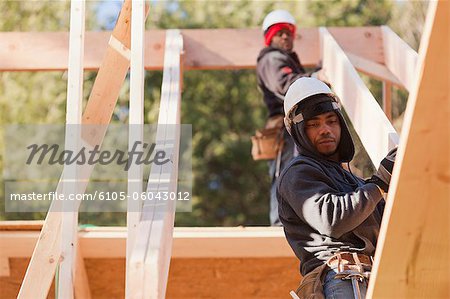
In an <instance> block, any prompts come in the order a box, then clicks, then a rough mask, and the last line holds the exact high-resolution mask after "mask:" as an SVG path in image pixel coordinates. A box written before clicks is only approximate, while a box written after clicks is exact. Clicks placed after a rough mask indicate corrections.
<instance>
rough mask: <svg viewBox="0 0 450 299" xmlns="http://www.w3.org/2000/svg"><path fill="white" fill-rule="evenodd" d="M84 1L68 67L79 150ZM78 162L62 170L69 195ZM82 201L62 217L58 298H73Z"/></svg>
mask: <svg viewBox="0 0 450 299" xmlns="http://www.w3.org/2000/svg"><path fill="white" fill-rule="evenodd" d="M84 28H85V0H81V1H72V2H71V3H70V33H69V36H70V38H69V60H68V64H69V69H68V78H67V105H66V132H65V149H66V150H71V151H72V152H75V153H77V152H79V150H80V146H81V126H80V125H81V114H82V106H83V105H82V104H83V79H84V77H83V57H84ZM80 179H81V178H80V177H79V174H78V167H77V164H76V163H75V164H72V165H67V166H65V167H64V170H63V181H62V184H63V187H62V189H63V193H64V195H65V197H66V198H69V195H72V194H77V192H78V189H79V187H78V181H80ZM80 204H81V201H68V200H66V201H64V202H63V211H64V213H62V220H61V232H62V233H61V262H60V264H59V273H58V297H59V298H67V299H72V298H74V285H75V271H76V266H77V265H78V263H77V259H76V257H77V252H76V251H77V248H78V244H77V243H78V235H77V233H78V209H79V207H80Z"/></svg>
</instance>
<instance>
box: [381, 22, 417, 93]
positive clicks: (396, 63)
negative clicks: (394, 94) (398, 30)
mask: <svg viewBox="0 0 450 299" xmlns="http://www.w3.org/2000/svg"><path fill="white" fill-rule="evenodd" d="M381 31H382V33H383V45H384V46H383V47H384V59H385V60H384V64H385V65H386V67H387V68H388V69H389V70H390V71H391V72H392V74H394V76H395V77H397V78H398V80H399V81H400V82H401V83H402V85H403V86H404V87H405V88H406V90H408V91H409V92H411V90H412V89H414V88H415V86H414V83H415V82H416V81H415V77H414V76H415V75H416V74H417V72H416V65H417V52H416V51H414V50H413V49H412V48H411V47H410V46H409V45H408V44H407V43H405V42H404V41H403V40H402V39H401V38H400V37H399V36H398V35H397V34H395V32H394V31H392V30H391V29H390V28H389V27H388V26H381Z"/></svg>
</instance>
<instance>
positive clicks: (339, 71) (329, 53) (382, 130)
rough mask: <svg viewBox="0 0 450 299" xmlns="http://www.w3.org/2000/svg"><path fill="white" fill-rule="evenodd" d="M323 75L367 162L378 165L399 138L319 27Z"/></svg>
mask: <svg viewBox="0 0 450 299" xmlns="http://www.w3.org/2000/svg"><path fill="white" fill-rule="evenodd" d="M320 31H321V37H322V47H323V48H322V55H323V73H324V74H325V77H326V78H327V80H329V82H330V83H331V85H332V88H333V90H334V92H335V93H336V94H337V95H338V97H339V98H340V101H341V104H342V105H343V108H344V109H345V112H346V113H347V115H348V117H349V118H350V120H351V122H352V125H353V127H354V128H355V130H356V132H357V133H358V136H359V137H360V139H361V142H362V143H363V145H364V147H365V149H366V151H367V153H368V154H369V157H370V159H371V160H372V162H373V164H374V165H378V164H379V163H380V161H381V160H382V159H383V158H384V156H385V155H386V154H387V152H388V150H389V149H390V148H392V147H393V146H395V145H397V144H398V135H397V133H396V132H395V129H394V128H393V127H392V125H391V123H390V122H389V120H388V119H387V118H386V115H385V114H384V113H383V111H382V110H381V108H380V106H379V105H378V103H377V102H376V100H375V99H374V97H373V96H372V94H371V93H370V91H369V90H368V89H367V87H366V86H365V85H364V82H363V81H362V79H361V78H360V77H359V75H358V73H357V72H356V70H355V68H354V67H353V66H352V64H351V63H350V61H349V59H348V57H347V56H346V54H345V52H344V51H343V50H342V49H341V48H340V47H339V45H338V43H337V42H336V40H335V39H334V38H333V36H332V35H331V34H330V33H329V32H328V31H327V29H325V28H321V29H320Z"/></svg>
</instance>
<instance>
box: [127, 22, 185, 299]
mask: <svg viewBox="0 0 450 299" xmlns="http://www.w3.org/2000/svg"><path fill="white" fill-rule="evenodd" d="M165 49H166V51H165V57H164V65H165V67H164V72H163V82H162V88H161V101H160V111H159V116H158V128H157V131H156V144H157V145H160V146H163V149H164V150H165V152H166V154H167V155H168V156H170V157H171V161H172V163H166V164H163V165H156V164H155V165H152V168H151V170H150V176H149V179H148V186H147V192H173V193H176V192H177V184H178V156H179V142H180V140H179V139H180V106H181V83H180V82H181V54H182V50H183V38H182V36H181V34H180V32H179V30H168V31H167V38H166V46H165ZM174 219H175V202H174V201H171V200H168V201H146V202H145V203H144V206H143V210H142V216H141V221H140V223H139V226H138V229H137V235H136V237H135V244H134V248H133V252H132V254H131V258H130V262H129V263H130V271H129V272H128V274H129V278H127V281H128V282H130V283H129V285H127V288H128V289H127V291H126V292H127V297H129V298H164V297H165V292H166V288H167V279H168V274H169V265H170V258H171V252H172V233H173V226H174Z"/></svg>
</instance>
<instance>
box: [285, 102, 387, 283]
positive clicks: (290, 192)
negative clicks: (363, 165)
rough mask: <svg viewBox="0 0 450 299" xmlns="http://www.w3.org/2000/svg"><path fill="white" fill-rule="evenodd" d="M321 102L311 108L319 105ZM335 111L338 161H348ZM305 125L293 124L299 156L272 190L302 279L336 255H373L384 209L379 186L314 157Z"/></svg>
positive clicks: (347, 141) (349, 151)
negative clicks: (339, 138) (275, 194)
mask: <svg viewBox="0 0 450 299" xmlns="http://www.w3.org/2000/svg"><path fill="white" fill-rule="evenodd" d="M323 98H324V97H323V96H322V100H317V99H316V101H315V103H314V104H317V103H318V102H320V101H322V102H323ZM328 99H329V98H328ZM328 101H329V100H328ZM305 102H314V100H310V101H305ZM309 105H310V106H311V107H313V105H311V104H309ZM306 109H309V108H308V107H307V108H306ZM329 111H330V110H329ZM334 111H335V112H336V114H337V115H338V117H339V120H340V124H341V140H340V143H339V146H338V148H337V151H338V152H339V156H340V162H341V163H344V162H349V161H350V160H351V159H352V158H353V155H354V144H353V141H352V138H351V135H350V133H349V130H348V127H347V125H346V123H345V121H344V119H343V117H342V114H341V112H340V110H334ZM325 112H327V111H321V112H320V113H316V115H317V114H321V113H325ZM313 116H314V115H313ZM311 117H312V116H311ZM304 124H305V121H302V122H300V123H299V124H296V125H294V126H293V132H292V135H293V138H294V141H295V143H296V144H297V147H298V149H299V153H300V155H299V156H298V157H296V158H295V159H293V160H292V162H291V163H290V164H289V166H287V167H286V169H285V170H284V171H283V172H282V174H281V175H280V180H279V183H278V189H277V197H278V204H279V208H278V209H279V210H278V211H279V215H280V220H281V223H282V224H283V226H284V231H285V234H286V238H287V240H288V242H289V244H290V246H291V247H292V249H293V250H294V252H295V254H296V256H297V257H298V258H299V259H300V261H301V265H300V272H301V274H302V275H306V274H307V273H309V272H310V271H312V270H313V269H315V268H316V267H318V266H320V265H322V264H324V263H325V262H326V261H327V260H328V259H329V258H330V257H331V256H332V255H333V254H334V253H336V252H338V251H341V252H342V251H351V252H359V253H363V254H366V255H369V256H373V255H374V252H375V247H376V242H377V237H378V233H379V229H380V224H381V217H382V214H383V209H384V199H383V198H382V195H381V192H380V191H379V189H378V187H377V186H376V185H375V184H372V183H368V184H366V183H365V182H364V180H362V179H360V178H358V177H356V176H354V175H353V174H351V173H350V172H348V171H346V170H345V169H343V168H342V166H341V163H337V162H334V161H331V160H328V159H327V158H326V157H324V156H323V155H321V154H320V153H318V152H317V150H316V149H315V148H314V146H313V145H312V143H311V142H310V141H309V139H308V137H307V136H306V133H305V130H304Z"/></svg>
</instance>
